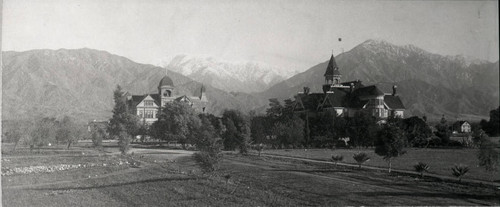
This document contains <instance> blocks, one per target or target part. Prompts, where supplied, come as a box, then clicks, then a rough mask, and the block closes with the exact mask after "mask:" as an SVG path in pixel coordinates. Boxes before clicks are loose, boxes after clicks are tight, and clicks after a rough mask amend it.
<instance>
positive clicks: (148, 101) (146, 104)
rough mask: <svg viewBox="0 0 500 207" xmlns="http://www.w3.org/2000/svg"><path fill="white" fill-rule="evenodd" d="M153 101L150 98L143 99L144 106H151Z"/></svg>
mask: <svg viewBox="0 0 500 207" xmlns="http://www.w3.org/2000/svg"><path fill="white" fill-rule="evenodd" d="M153 105H154V104H153V101H152V100H145V101H144V106H153Z"/></svg>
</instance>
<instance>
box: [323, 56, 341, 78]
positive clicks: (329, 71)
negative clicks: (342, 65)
mask: <svg viewBox="0 0 500 207" xmlns="http://www.w3.org/2000/svg"><path fill="white" fill-rule="evenodd" d="M333 75H340V72H339V67H338V66H337V62H335V58H334V57H333V55H332V57H330V61H329V62H328V66H327V67H326V72H325V76H333Z"/></svg>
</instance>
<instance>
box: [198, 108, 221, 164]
mask: <svg viewBox="0 0 500 207" xmlns="http://www.w3.org/2000/svg"><path fill="white" fill-rule="evenodd" d="M199 118H200V120H201V125H199V128H197V129H196V134H197V135H196V136H195V137H196V138H195V139H193V140H192V141H193V144H195V146H196V148H197V149H198V150H200V152H198V153H195V154H194V159H195V161H196V163H197V164H198V165H199V166H200V167H201V169H202V171H203V172H204V173H210V172H213V171H215V170H217V169H218V164H219V162H220V160H221V159H222V154H221V153H220V152H221V148H222V144H221V139H220V138H219V137H218V132H217V129H216V127H214V126H213V124H212V123H217V122H215V120H214V119H213V118H215V117H213V116H212V117H211V116H207V115H200V116H199Z"/></svg>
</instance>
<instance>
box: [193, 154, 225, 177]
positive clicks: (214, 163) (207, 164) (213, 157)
mask: <svg viewBox="0 0 500 207" xmlns="http://www.w3.org/2000/svg"><path fill="white" fill-rule="evenodd" d="M221 158H222V154H220V153H217V152H208V151H201V152H198V153H195V154H194V160H195V161H196V163H197V164H198V166H200V168H201V170H202V171H203V173H211V172H213V171H215V170H217V169H218V168H219V161H220V160H221Z"/></svg>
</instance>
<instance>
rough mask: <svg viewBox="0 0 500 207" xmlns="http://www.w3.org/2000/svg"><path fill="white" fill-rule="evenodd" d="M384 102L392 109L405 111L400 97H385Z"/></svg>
mask: <svg viewBox="0 0 500 207" xmlns="http://www.w3.org/2000/svg"><path fill="white" fill-rule="evenodd" d="M384 102H385V104H387V106H388V107H389V108H390V109H405V106H404V105H403V102H402V101H401V99H400V98H399V96H393V95H385V96H384Z"/></svg>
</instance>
